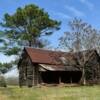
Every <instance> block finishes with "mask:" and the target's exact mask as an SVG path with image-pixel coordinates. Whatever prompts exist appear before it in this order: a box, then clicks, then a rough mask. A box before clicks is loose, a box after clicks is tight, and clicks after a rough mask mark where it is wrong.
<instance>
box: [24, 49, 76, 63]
mask: <svg viewBox="0 0 100 100" xmlns="http://www.w3.org/2000/svg"><path fill="white" fill-rule="evenodd" d="M25 50H26V52H27V53H28V55H29V56H30V58H31V60H32V62H33V63H39V64H50V65H51V64H52V65H64V64H63V61H62V60H61V57H64V58H65V59H66V63H68V65H69V64H72V65H76V59H75V57H74V55H73V54H72V53H66V52H60V51H50V50H43V49H34V48H25Z"/></svg>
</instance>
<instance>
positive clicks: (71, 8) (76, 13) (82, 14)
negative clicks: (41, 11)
mask: <svg viewBox="0 0 100 100" xmlns="http://www.w3.org/2000/svg"><path fill="white" fill-rule="evenodd" d="M65 9H67V10H69V11H71V12H72V13H73V14H74V15H75V16H77V17H82V16H85V14H84V13H83V12H82V11H80V10H78V9H76V8H75V7H72V6H65Z"/></svg>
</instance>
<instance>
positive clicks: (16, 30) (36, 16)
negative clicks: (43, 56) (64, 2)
mask: <svg viewBox="0 0 100 100" xmlns="http://www.w3.org/2000/svg"><path fill="white" fill-rule="evenodd" d="M59 25H60V22H58V21H56V20H53V19H51V18H50V17H49V15H48V13H47V12H45V11H44V9H41V8H39V7H38V6H36V5H34V4H30V5H26V6H25V7H24V8H18V9H17V10H16V12H15V13H14V14H12V15H10V14H8V13H6V14H5V15H4V21H3V22H2V23H1V26H2V27H3V28H5V31H4V34H5V37H6V38H7V39H6V41H5V42H4V44H5V45H4V47H7V50H6V51H5V50H4V49H3V48H2V51H3V50H4V52H5V54H8V55H13V54H15V55H18V52H19V50H20V49H19V48H21V47H23V46H32V47H43V46H44V44H43V41H41V39H40V38H41V37H42V36H48V35H51V34H52V33H53V32H54V31H55V30H58V29H59ZM0 41H1V42H2V40H0Z"/></svg>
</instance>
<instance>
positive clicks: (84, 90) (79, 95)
mask: <svg viewBox="0 0 100 100" xmlns="http://www.w3.org/2000/svg"><path fill="white" fill-rule="evenodd" d="M0 100H100V86H80V87H41V88H36V87H34V88H26V87H24V88H19V87H7V88H0Z"/></svg>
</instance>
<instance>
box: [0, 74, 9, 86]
mask: <svg viewBox="0 0 100 100" xmlns="http://www.w3.org/2000/svg"><path fill="white" fill-rule="evenodd" d="M0 87H7V84H6V81H5V78H4V77H3V76H2V75H1V76H0Z"/></svg>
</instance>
